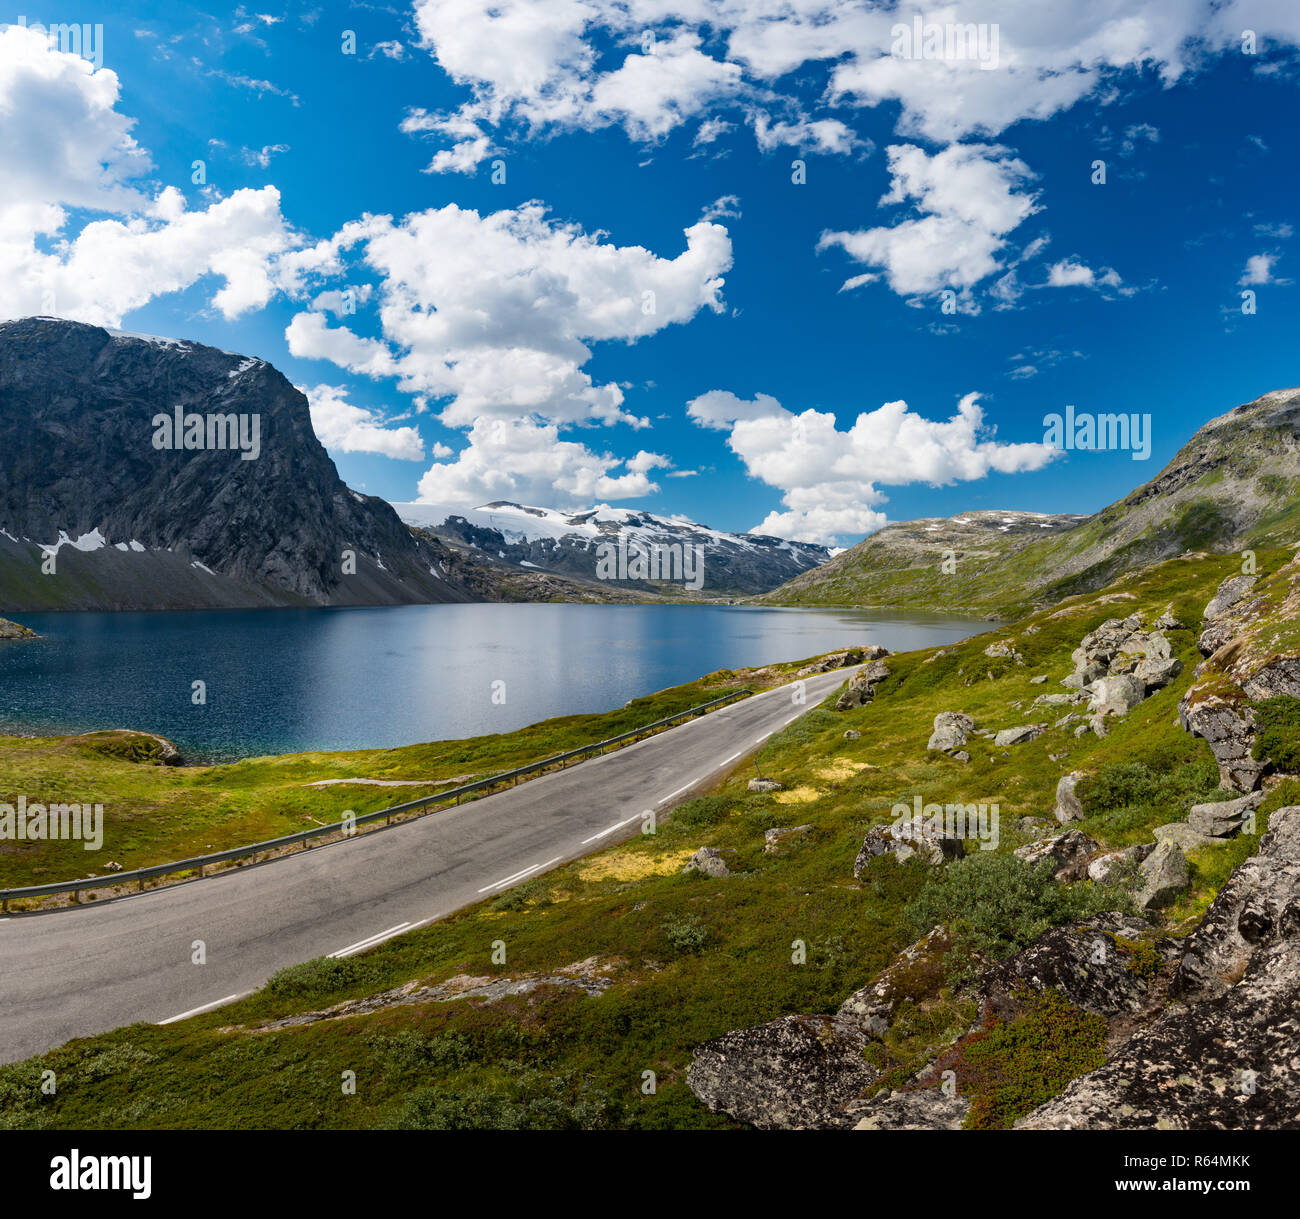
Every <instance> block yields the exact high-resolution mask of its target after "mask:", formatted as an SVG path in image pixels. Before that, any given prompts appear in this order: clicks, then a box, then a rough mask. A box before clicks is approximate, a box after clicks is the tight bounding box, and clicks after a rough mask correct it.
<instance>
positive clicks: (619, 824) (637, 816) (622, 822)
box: [582, 800, 663, 847]
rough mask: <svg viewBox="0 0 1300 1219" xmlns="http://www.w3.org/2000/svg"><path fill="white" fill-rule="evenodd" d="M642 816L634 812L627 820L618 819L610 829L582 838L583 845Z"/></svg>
mask: <svg viewBox="0 0 1300 1219" xmlns="http://www.w3.org/2000/svg"><path fill="white" fill-rule="evenodd" d="M659 803H660V804H662V803H663V801H662V800H661V801H660V802H659ZM640 817H641V814H640V813H634V814H633V815H632V816H631V817H629V818H628V819H627V820H626V821H618V822H615V823H614V824H613V825H611V826H610V827H609V829H607V830H601V831H600V833H599V834H592V836H591V837H590V838H584V839H583V840H582V845H583V846H584V847H585V846H586V845H587V844H588V843H589V842H596V841H598V840H599V839H601V838H604V837H606V836H607V835H609V834H612V833H614V832H615V831H616V830H621V829H622V828H623V827H624V826H625V825H631V824H632V822H634V821H637V820H639V819H640Z"/></svg>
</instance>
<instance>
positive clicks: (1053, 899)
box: [903, 852, 1125, 982]
mask: <svg viewBox="0 0 1300 1219" xmlns="http://www.w3.org/2000/svg"><path fill="white" fill-rule="evenodd" d="M1053 870H1054V869H1053V866H1052V864H1051V863H1050V862H1044V863H1040V864H1037V865H1035V866H1032V867H1031V866H1029V865H1028V864H1025V863H1022V862H1021V861H1020V860H1019V859H1017V858H1016V857H1015V856H1014V855H996V854H991V853H987V852H980V853H979V854H975V855H967V856H966V857H965V858H964V859H958V860H956V861H954V862H953V863H951V864H949V865H948V866H947V867H946V868H944V869H943V870H942V871H940V872H938V873H937V874H935V875H934V876H932V877H931V878H930V879H929V880H927V881H926V883H925V885H924V886H923V887H922V889H921V891H920V892H919V893H918V894H917V895H916V896H915V897H914V898H912V900H911V901H909V902H908V903H907V905H906V906H905V907H904V909H903V918H904V920H905V921H906V922H907V924H908V926H909V928H910V930H911V932H912V933H913V934H914V935H915V936H918V937H919V936H922V935H924V934H925V933H926V932H927V931H929V930H930V928H932V927H934V926H936V925H937V924H940V923H942V924H944V925H946V926H947V927H948V928H949V930H950V932H951V934H952V938H953V951H952V952H951V953H950V954H949V956H948V961H947V963H946V972H947V975H948V977H949V980H950V981H953V982H956V981H961V980H963V979H965V978H966V977H968V976H969V975H970V974H971V973H972V972H974V971H975V969H977V968H978V960H977V958H979V957H985V958H989V959H991V960H1001V959H1002V958H1004V957H1008V956H1010V955H1011V954H1012V953H1014V952H1017V951H1019V950H1020V949H1021V948H1024V947H1027V946H1028V945H1029V944H1032V943H1033V942H1034V941H1035V940H1036V939H1038V937H1039V936H1040V935H1042V934H1043V932H1044V931H1046V930H1047V929H1048V928H1049V927H1055V926H1058V925H1060V924H1061V923H1072V922H1075V921H1077V920H1079V919H1085V918H1090V917H1091V916H1092V915H1094V914H1099V913H1101V912H1102V911H1103V910H1114V909H1117V908H1122V907H1123V906H1124V904H1125V899H1124V897H1123V895H1122V894H1121V893H1119V892H1118V891H1117V890H1116V889H1114V888H1111V887H1108V886H1104V885H1093V884H1076V885H1062V884H1058V883H1057V882H1056V881H1054V880H1053V879H1052V872H1053Z"/></svg>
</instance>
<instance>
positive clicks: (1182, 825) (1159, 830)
mask: <svg viewBox="0 0 1300 1219" xmlns="http://www.w3.org/2000/svg"><path fill="white" fill-rule="evenodd" d="M1151 836H1152V837H1153V838H1154V839H1155V840H1156V842H1172V843H1173V844H1174V846H1176V847H1177V848H1178V849H1179V850H1180V851H1183V852H1184V853H1186V852H1187V851H1195V850H1199V849H1200V848H1201V847H1213V846H1222V845H1223V843H1224V841H1225V839H1223V838H1211V837H1210V836H1209V835H1208V834H1202V833H1201V832H1200V830H1194V829H1193V828H1192V827H1191V826H1190V825H1188V824H1187V822H1186V821H1171V822H1169V824H1168V825H1158V826H1156V828H1155V829H1154V830H1153V831H1152V834H1151Z"/></svg>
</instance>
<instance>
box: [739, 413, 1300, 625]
mask: <svg viewBox="0 0 1300 1219" xmlns="http://www.w3.org/2000/svg"><path fill="white" fill-rule="evenodd" d="M1297 525H1300V389H1286V390H1277V391H1276V392H1274V393H1269V394H1265V395H1264V396H1263V397H1262V398H1258V399H1256V400H1255V401H1254V402H1250V403H1247V404H1246V405H1244V406H1239V407H1237V408H1236V409H1235V410H1231V411H1229V412H1228V413H1227V414H1225V415H1220V416H1219V417H1218V418H1217V419H1212V420H1210V422H1209V423H1207V424H1205V426H1204V427H1202V428H1201V429H1200V430H1199V431H1198V432H1196V434H1195V435H1194V436H1193V437H1192V438H1191V439H1190V440H1189V441H1188V442H1187V444H1185V445H1184V446H1183V447H1182V449H1180V450H1179V451H1178V453H1177V454H1176V455H1175V456H1174V458H1173V460H1172V461H1170V462H1169V464H1168V465H1167V466H1165V468H1164V469H1163V470H1161V471H1160V473H1159V474H1157V475H1156V476H1155V478H1153V479H1151V481H1150V482H1147V483H1145V484H1144V485H1142V486H1141V487H1139V488H1138V489H1137V490H1135V491H1133V492H1131V493H1130V494H1128V495H1126V496H1125V497H1124V498H1123V499H1121V500H1119V501H1117V502H1116V503H1114V504H1111V505H1110V506H1109V507H1107V508H1103V509H1102V510H1101V511H1100V512H1098V513H1096V514H1094V515H1092V516H1082V517H1073V516H1036V515H1034V514H1032V513H1017V512H968V513H963V514H961V515H960V516H955V517H952V518H950V519H947V520H942V519H940V520H924V521H909V522H905V523H903V524H897V525H889V526H887V527H886V528H885V529H882V530H881V531H880V532H879V533H876V534H873V535H872V536H871V537H869V538H867V539H866V540H865V541H863V542H860V543H859V544H858V545H857V546H854V547H853V548H852V549H850V550H846V551H844V552H843V553H841V554H839V555H837V556H836V557H835V558H834V559H832V560H831V561H830V562H829V563H827V564H825V565H824V566H823V567H820V568H818V569H817V570H816V571H809V572H806V573H804V574H803V575H801V576H798V577H796V578H795V579H794V580H792V581H791V582H790V583H789V584H787V585H784V586H783V587H781V588H779V589H776V590H774V591H773V592H771V593H769V594H767V595H766V596H765V597H763V598H762V600H763V601H765V602H768V603H771V604H781V605H873V606H897V607H907V608H912V609H922V608H924V609H967V610H975V611H981V612H987V613H997V614H1000V615H1001V614H1007V615H1014V614H1016V613H1019V612H1024V611H1027V610H1029V609H1032V608H1034V607H1035V606H1039V605H1047V604H1051V603H1052V602H1054V601H1056V600H1059V599H1060V598H1061V597H1065V596H1070V595H1072V594H1075V593H1080V592H1088V591H1091V590H1093V589H1097V588H1101V587H1103V586H1105V585H1106V584H1108V583H1109V582H1110V581H1112V580H1114V579H1115V578H1116V577H1117V576H1119V575H1121V574H1122V573H1124V572H1126V571H1132V570H1134V569H1136V568H1139V567H1143V566H1146V565H1147V564H1150V563H1154V562H1158V561H1159V560H1161V559H1167V558H1171V557H1173V556H1175V555H1179V554H1183V553H1186V552H1188V551H1211V552H1219V553H1225V552H1228V551H1233V550H1238V549H1241V548H1243V547H1247V546H1266V545H1270V544H1273V545H1276V544H1278V543H1280V542H1283V541H1287V540H1292V539H1293V538H1294V535H1295V530H1296V527H1297ZM945 559H948V560H950V561H949V562H947V563H945ZM951 560H955V562H953V561H951Z"/></svg>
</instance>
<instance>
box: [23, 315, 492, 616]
mask: <svg viewBox="0 0 1300 1219" xmlns="http://www.w3.org/2000/svg"><path fill="white" fill-rule="evenodd" d="M177 408H180V409H181V411H182V412H183V413H186V414H198V415H202V416H204V417H205V418H206V417H208V416H212V415H218V414H219V415H222V416H230V415H234V416H237V417H243V420H244V423H245V427H246V431H245V437H244V438H245V440H246V441H247V440H251V439H252V437H253V436H256V440H257V445H256V457H254V458H252V459H247V460H246V459H245V458H244V456H243V454H242V453H241V452H240V451H239V450H233V451H232V450H231V449H229V448H225V449H221V448H216V449H213V448H197V449H191V450H185V449H183V448H176V449H168V448H158V447H155V443H154V440H155V434H156V432H158V428H157V427H156V425H155V423H154V420H155V418H156V417H157V416H158V415H160V414H165V415H168V416H172V417H174V415H175V412H176V410H177ZM253 420H256V425H255V426H256V432H254V431H253V428H254V424H253V422H252V421H253ZM246 448H247V451H248V452H250V453H251V452H253V451H254V448H253V446H251V445H248V446H246ZM0 461H2V462H3V471H4V479H3V482H0V530H3V534H0V607H4V608H6V609H10V610H23V609H172V608H199V607H205V606H220V607H230V606H256V605H286V604H306V605H384V604H401V603H413V602H414V603H418V602H443V601H461V600H467V599H468V597H467V594H466V593H465V592H464V590H463V589H462V588H461V587H460V586H459V585H458V584H456V583H453V582H451V581H450V580H448V579H447V578H445V576H444V573H445V571H446V570H447V568H446V564H445V562H444V560H445V558H446V551H445V548H443V547H441V546H439V544H438V543H436V542H433V541H430V540H428V539H419V538H415V537H413V536H412V535H411V532H410V531H409V530H408V529H407V528H406V527H405V526H404V525H403V524H402V522H401V521H400V520H399V519H398V518H397V515H396V513H394V512H393V510H392V509H391V508H390V507H389V506H388V504H387V503H385V502H384V501H383V500H380V499H376V498H373V497H368V496H364V495H360V494H358V493H357V492H354V491H352V490H351V489H349V488H348V487H347V486H345V485H344V483H343V482H342V481H341V480H340V478H339V476H338V472H337V470H336V469H335V467H334V463H333V462H332V461H331V460H330V458H329V456H328V454H327V453H326V452H325V449H324V448H323V447H322V445H321V444H320V442H319V441H318V440H317V439H316V435H315V433H314V432H313V430H312V425H311V418H310V413H309V409H308V404H307V400H306V398H304V397H303V395H302V394H301V393H299V392H298V391H297V390H296V389H295V388H294V387H293V386H292V385H291V384H290V383H289V381H287V380H286V379H285V377H284V376H282V375H281V374H280V373H279V372H277V371H276V370H275V369H274V368H272V367H271V366H270V365H269V364H267V363H265V362H264V361H262V360H258V359H251V358H246V357H242V356H238V355H232V354H230V353H228V352H225V351H220V350H218V349H216V348H213V347H205V346H203V345H201V344H198V343H191V342H185V341H180V340H164V339H149V338H142V337H136V336H130V335H124V334H118V333H114V332H110V331H108V330H105V329H102V328H101V327H98V326H88V325H83V324H80V323H76V322H67V321H61V320H59V319H55V318H27V319H23V320H20V321H14V322H6V323H3V324H0ZM60 539H64V541H63V544H62V545H59V543H60ZM56 545H57V546H58V551H57V555H56V557H55V561H54V569H55V570H54V573H53V574H47V573H46V572H43V571H42V561H43V559H44V558H45V556H46V554H47V553H48V551H49V550H50V549H51V548H52V547H54V546H56ZM345 551H352V552H354V554H355V571H349V570H345V568H347V567H350V566H351V565H350V564H346V563H345V557H344V553H345ZM47 565H48V563H47Z"/></svg>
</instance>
